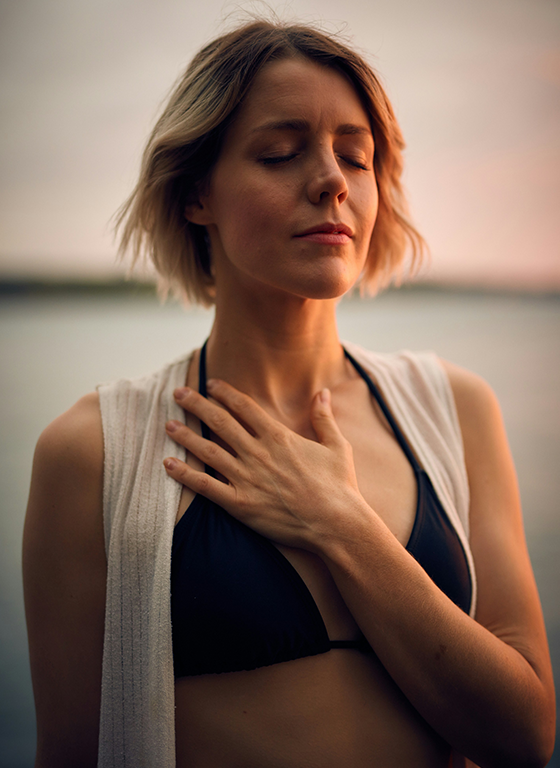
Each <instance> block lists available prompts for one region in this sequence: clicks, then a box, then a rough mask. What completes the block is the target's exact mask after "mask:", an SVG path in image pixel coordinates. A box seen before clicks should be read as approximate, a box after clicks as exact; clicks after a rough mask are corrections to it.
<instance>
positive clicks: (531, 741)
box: [496, 717, 556, 768]
mask: <svg viewBox="0 0 560 768" xmlns="http://www.w3.org/2000/svg"><path fill="white" fill-rule="evenodd" d="M554 720H555V718H554V717H552V718H551V717H544V718H542V719H540V721H539V722H538V723H533V726H532V727H531V728H527V730H526V732H525V734H524V738H518V739H514V738H512V737H511V736H510V746H509V748H508V752H509V755H508V756H507V758H506V761H505V762H504V756H502V758H501V759H500V760H498V761H497V762H496V766H503V765H510V766H516V767H517V768H544V766H546V765H548V763H549V761H550V760H551V758H552V753H553V752H554V742H555V734H556V727H555V722H554ZM518 736H521V734H518ZM514 744H515V747H514V746H513V745H514Z"/></svg>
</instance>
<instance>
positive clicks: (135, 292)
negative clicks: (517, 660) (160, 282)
mask: <svg viewBox="0 0 560 768" xmlns="http://www.w3.org/2000/svg"><path fill="white" fill-rule="evenodd" d="M397 292H406V293H409V292H412V293H423V294H426V293H434V294H443V293H446V294H449V293H454V294H461V295H477V296H479V295H488V296H511V297H516V296H518V297H520V298H521V297H527V298H529V297H533V298H543V299H545V298H550V299H560V290H559V289H558V288H553V289H550V290H546V289H539V290H537V289H534V288H531V287H528V288H526V289H524V288H520V287H511V288H510V287H508V286H495V285H489V286H484V285H475V284H472V285H471V284H464V283H451V282H429V281H417V282H409V283H405V284H404V285H402V286H401V287H400V288H396V287H394V286H390V287H389V288H387V289H386V290H385V291H383V293H391V294H394V293H397ZM55 295H59V296H62V295H68V296H72V295H81V296H103V295H107V296H111V295H115V296H117V295H126V296H146V297H147V296H154V297H156V296H157V291H156V286H155V284H154V283H151V282H147V281H140V280H125V279H117V280H64V279H62V280H43V279H35V280H33V279H31V280H28V279H17V278H8V279H6V278H4V279H2V278H0V298H6V297H14V298H16V297H18V296H21V297H26V296H29V297H31V296H33V297H37V296H55ZM359 298H360V297H359V294H358V292H357V291H356V292H354V293H353V294H350V295H349V296H347V297H345V301H353V300H358V299H359Z"/></svg>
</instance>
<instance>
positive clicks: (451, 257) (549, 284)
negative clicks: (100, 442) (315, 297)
mask: <svg viewBox="0 0 560 768" xmlns="http://www.w3.org/2000/svg"><path fill="white" fill-rule="evenodd" d="M269 5H270V7H273V8H274V9H275V10H277V11H278V13H279V14H280V15H281V16H282V17H283V18H293V17H296V18H297V19H299V20H303V21H315V20H324V21H325V22H326V24H327V27H326V28H327V29H328V30H336V29H340V28H342V27H343V26H344V23H346V25H345V26H344V31H345V33H346V34H347V35H348V36H349V37H350V39H351V40H352V41H353V43H354V45H356V46H357V47H359V48H360V50H365V51H366V52H368V54H369V56H370V61H371V62H372V63H373V64H374V66H375V67H376V68H377V69H378V70H379V71H380V72H381V74H382V77H383V80H384V83H385V84H386V86H387V90H388V92H389V95H390V97H391V98H392V100H393V103H394V106H395V109H396V112H397V115H398V117H399V119H400V122H401V125H402V128H403V132H404V135H405V138H406V140H407V144H408V149H407V153H406V161H407V170H406V176H405V181H406V185H407V187H408V189H409V193H410V200H411V207H412V212H413V217H414V219H415V221H416V223H417V226H418V228H419V229H420V230H421V231H422V233H423V234H424V235H425V237H426V239H427V240H428V242H429V244H430V247H431V250H432V266H431V270H430V272H429V273H427V276H428V277H429V278H431V279H436V280H442V281H460V282H467V283H471V284H475V285H480V284H491V285H498V286H508V287H509V286H512V287H527V288H530V289H540V288H544V289H553V290H560V3H559V2H558V1H557V0H469V2H464V1H461V0H346V2H345V3H341V2H334V0H293V2H291V3H282V4H275V3H274V2H270V3H269ZM237 7H238V6H237V4H233V3H229V4H228V3H224V2H223V0H203V1H199V2H193V1H192V0H189V1H188V2H179V1H178V0H158V2H155V0H151V1H150V2H148V1H147V0H139V1H137V2H133V1H132V0H79V1H78V0H48V2H39V0H5V1H4V2H2V3H1V5H0V29H1V32H0V35H1V49H0V50H1V52H0V61H1V66H0V95H1V102H0V103H1V104H2V118H1V120H2V136H3V141H2V145H1V148H0V171H1V172H0V279H1V278H2V277H6V276H17V277H24V276H27V277H34V276H56V277H69V278H76V277H81V276H84V277H85V276H92V277H97V278H100V277H109V276H112V275H113V276H115V275H118V274H119V270H120V272H122V267H118V268H117V267H116V266H115V265H114V252H115V247H114V243H113V240H112V235H111V227H110V219H111V216H112V214H113V213H114V212H115V210H116V209H117V208H118V206H119V205H120V203H121V202H122V201H123V200H124V198H125V197H126V196H127V194H128V192H129V191H130V189H131V187H132V185H133V183H134V180H135V174H136V170H137V167H138V161H139V156H140V153H141V151H142V147H143V143H144V141H145V138H146V136H147V133H148V131H149V130H150V128H151V126H152V124H153V122H154V119H155V117H156V115H157V113H158V108H159V105H160V104H161V102H162V100H163V98H164V96H165V94H166V92H167V91H168V90H169V88H170V86H171V84H172V83H173V81H174V80H175V78H176V77H177V76H178V75H179V73H180V72H181V70H182V69H183V68H184V67H185V65H186V64H187V63H188V61H189V59H190V58H191V56H192V55H193V54H194V53H195V52H196V50H197V49H198V48H200V47H201V45H203V44H204V43H205V42H206V41H207V40H208V39H210V38H211V37H212V36H214V35H215V34H217V33H218V32H219V31H220V29H222V28H223V23H224V22H223V20H224V19H225V18H226V17H227V16H228V14H230V13H232V12H234V13H235V12H236V11H235V9H236V8H237ZM241 7H242V8H249V9H250V8H253V9H255V10H257V11H258V9H259V8H265V6H264V5H259V4H251V5H248V4H243V3H241ZM221 25H222V26H221Z"/></svg>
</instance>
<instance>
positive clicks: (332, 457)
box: [164, 380, 365, 550]
mask: <svg viewBox="0 0 560 768" xmlns="http://www.w3.org/2000/svg"><path fill="white" fill-rule="evenodd" d="M207 389H208V393H209V394H211V396H212V398H213V399H214V400H216V401H217V402H218V403H220V404H221V405H223V406H225V408H227V410H225V408H222V407H220V405H216V404H215V403H212V402H210V401H209V400H207V399H206V398H205V397H202V396H201V395H200V394H199V393H198V392H195V391H194V390H192V389H188V388H183V389H178V390H175V399H176V401H177V403H178V404H179V405H180V406H181V407H182V408H184V409H185V410H186V411H189V413H192V414H193V415H195V416H196V417H198V418H199V419H200V420H201V421H203V422H204V423H205V424H207V425H208V427H209V428H210V430H211V431H212V432H213V433H214V434H215V435H217V436H218V437H219V438H220V439H221V440H223V442H224V443H226V444H227V445H228V446H229V447H230V448H231V449H232V451H233V455H232V453H230V452H229V451H227V450H226V449H224V448H222V447H221V446H220V445H218V444H217V443H214V442H212V441H210V440H206V439H204V438H203V437H201V436H200V435H198V434H197V433H196V432H194V431H193V430H191V429H189V428H188V427H187V426H185V425H184V424H181V423H180V422H178V421H171V422H168V424H167V425H166V429H167V432H168V434H169V435H170V437H172V438H173V440H175V441H176V442H177V443H179V444H180V445H182V446H184V447H185V448H186V449H187V450H188V451H190V452H191V453H193V454H194V455H195V456H197V457H198V458H199V459H200V460H201V461H203V462H204V463H205V464H207V465H208V466H210V467H213V468H214V469H215V470H217V471H218V472H219V473H220V474H221V475H222V476H223V477H225V478H226V480H227V481H228V484H226V483H224V482H222V481H220V480H217V479H216V478H213V477H211V476H210V475H208V474H206V473H205V472H200V471H197V470H194V469H193V468H192V467H189V466H188V465H187V464H186V463H184V462H182V461H179V460H178V459H165V461H164V465H165V468H166V470H167V473H168V474H169V475H170V476H171V477H172V478H174V479H175V480H177V481H178V482H180V483H182V484H183V485H186V486H187V487H188V488H190V489H191V490H193V491H194V492H195V493H200V494H202V495H203V496H206V497H207V498H208V499H210V500H211V501H214V502H216V503H217V504H219V505H220V506H221V507H223V508H224V509H225V510H227V512H229V513H230V514H231V515H233V516H234V517H236V518H237V519H238V520H240V521H241V522H243V523H245V524H246V525H248V526H249V527H251V528H253V529H254V530H255V531H257V532H258V533H260V534H262V535H263V536H266V537H267V538H269V539H272V540H273V541H276V542H278V543H279V544H285V545H288V546H293V547H300V548H303V549H308V550H313V549H315V548H316V547H318V546H319V541H320V539H321V536H323V535H325V534H326V533H328V531H329V530H330V528H331V527H332V524H333V523H334V521H335V519H336V518H340V516H341V515H344V513H345V512H346V511H347V510H349V509H350V508H355V507H356V500H359V501H360V502H361V504H363V503H365V502H363V499H362V497H361V495H360V492H359V490H358V484H357V481H356V473H355V469H354V461H353V457H352V447H351V445H350V443H349V442H348V441H347V440H346V439H345V438H344V437H343V435H342V434H341V432H340V430H339V428H338V425H337V424H336V421H335V420H334V416H333V413H332V410H331V404H330V392H329V391H328V390H326V389H325V390H323V391H322V392H321V393H319V394H317V395H316V396H315V397H314V398H313V401H312V404H311V413H310V417H311V424H312V426H313V428H314V430H315V433H316V435H317V438H318V442H315V441H313V440H308V439H306V438H304V437H301V436H300V435H298V434H296V433H295V432H293V431H292V430H290V429H288V427H285V426H284V425H283V424H280V423H279V422H278V421H276V420H275V419H273V418H272V417H271V416H269V415H268V414H267V413H266V412H265V411H264V410H263V409H262V408H261V407H260V406H259V405H257V403H255V401H254V400H252V398H250V397H249V396H247V395H244V394H243V393H241V392H239V391H238V390H236V389H234V388H233V387H232V386H230V385H229V384H226V383H225V382H224V381H219V380H211V381H209V382H208V384H207ZM243 425H246V426H243Z"/></svg>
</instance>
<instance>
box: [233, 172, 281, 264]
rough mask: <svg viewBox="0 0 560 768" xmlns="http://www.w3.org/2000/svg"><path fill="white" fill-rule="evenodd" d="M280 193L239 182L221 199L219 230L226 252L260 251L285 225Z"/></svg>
mask: <svg viewBox="0 0 560 768" xmlns="http://www.w3.org/2000/svg"><path fill="white" fill-rule="evenodd" d="M286 213H287V211H286V206H285V204H284V202H283V199H282V194H281V192H279V190H277V189H275V190H273V191H271V189H270V188H267V187H265V186H264V185H257V184H254V183H252V184H247V183H243V182H242V181H241V182H238V183H236V184H235V185H233V186H231V188H230V189H229V190H228V191H227V194H226V195H223V196H221V199H220V200H219V214H220V215H219V217H218V218H219V222H220V223H219V229H220V234H221V237H222V241H223V243H224V247H226V250H227V249H228V246H229V248H232V249H234V250H237V251H239V249H243V250H246V249H248V248H249V247H250V248H251V250H252V251H253V250H255V249H257V250H259V249H260V248H262V247H263V245H264V244H266V242H267V240H268V241H269V242H270V240H271V238H272V237H273V235H274V233H275V232H278V231H279V230H282V229H283V227H285V222H286V216H285V215H284V214H286Z"/></svg>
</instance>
